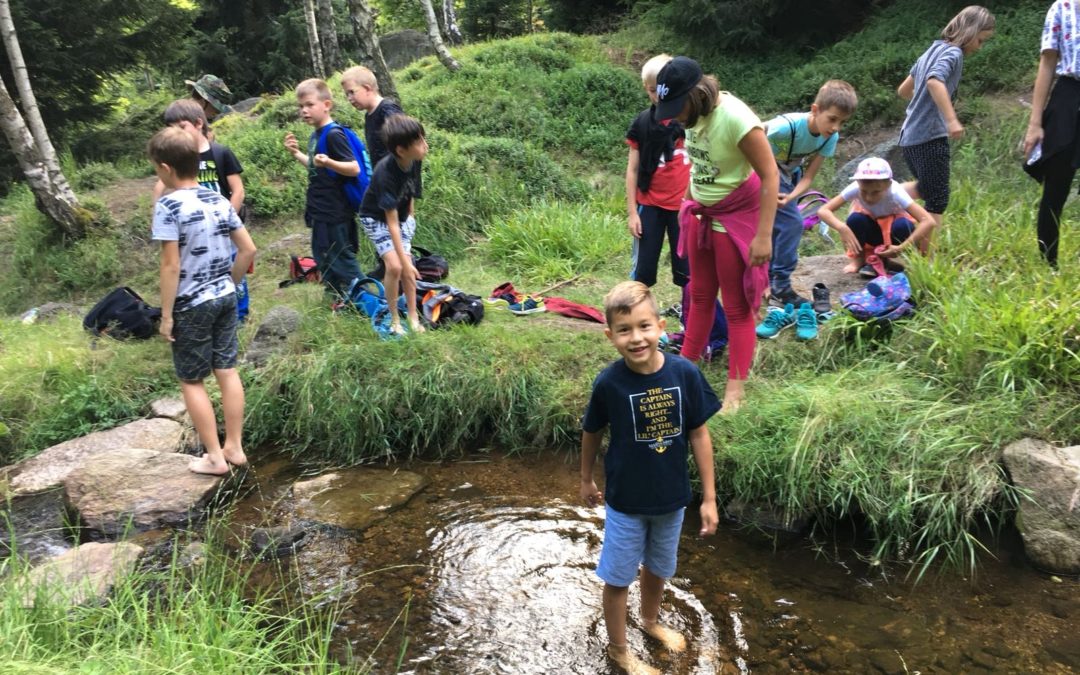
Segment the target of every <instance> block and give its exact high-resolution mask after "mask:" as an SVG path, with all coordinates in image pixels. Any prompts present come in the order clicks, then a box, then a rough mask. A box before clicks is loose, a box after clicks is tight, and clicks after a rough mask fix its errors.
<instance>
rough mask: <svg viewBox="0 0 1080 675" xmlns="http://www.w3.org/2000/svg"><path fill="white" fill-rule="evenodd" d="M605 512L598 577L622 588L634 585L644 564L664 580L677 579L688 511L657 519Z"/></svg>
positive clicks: (661, 515) (672, 513)
mask: <svg viewBox="0 0 1080 675" xmlns="http://www.w3.org/2000/svg"><path fill="white" fill-rule="evenodd" d="M605 511H606V514H607V515H606V520H605V521H604V546H603V548H601V549H600V564H599V565H597V566H596V576H598V577H600V578H601V579H603V580H604V583H607V584H610V585H612V586H618V587H619V588H625V587H626V586H629V585H630V584H631V583H633V581H634V579H636V578H637V575H638V568H639V567H640V566H641V565H642V564H644V565H645V567H648V568H649V571H650V572H652V573H653V574H655V575H656V576H658V577H660V578H661V579H670V578H671V577H673V576H675V564H676V559H677V558H678V553H679V535H680V534H681V533H682V521H683V514H684V513H685V512H686V509H679V510H677V511H672V512H671V513H663V514H660V515H656V516H644V515H640V514H628V513H621V512H619V511H616V510H615V509H613V508H611V507H610V506H605Z"/></svg>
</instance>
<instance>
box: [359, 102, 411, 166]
mask: <svg viewBox="0 0 1080 675" xmlns="http://www.w3.org/2000/svg"><path fill="white" fill-rule="evenodd" d="M404 112H405V111H404V110H402V109H401V106H399V105H398V104H397V103H395V102H394V101H391V100H390V99H388V98H384V99H383V100H382V101H381V102H380V103H379V105H377V106H376V107H375V109H374V110H372V111H371V112H369V113H365V114H364V140H365V141H366V142H367V151H368V156H369V157H371V166H373V167H374V166H376V165H377V164H378V163H379V162H380V161H382V158H383V157H385V156H386V155H387V150H386V143H383V137H382V130H383V124H385V123H386V118H387V117H390V116H391V115H402V114H404Z"/></svg>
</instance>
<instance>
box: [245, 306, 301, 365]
mask: <svg viewBox="0 0 1080 675" xmlns="http://www.w3.org/2000/svg"><path fill="white" fill-rule="evenodd" d="M298 328H300V312H298V311H296V310H295V309H293V308H292V307H286V306H285V305H277V306H275V307H271V308H270V311H269V312H267V313H266V318H264V319H263V321H262V323H260V324H259V328H258V329H257V330H256V331H255V337H254V338H252V339H251V343H250V344H249V345H248V348H247V352H246V353H245V355H244V360H245V361H246V362H247V363H250V364H251V365H253V366H255V367H256V368H259V367H261V366H264V365H266V363H267V362H268V361H269V360H270V357H272V356H274V355H275V354H278V353H280V352H282V351H284V350H285V349H286V347H288V343H289V336H290V335H292V334H293V333H295V332H296V331H297V329H298Z"/></svg>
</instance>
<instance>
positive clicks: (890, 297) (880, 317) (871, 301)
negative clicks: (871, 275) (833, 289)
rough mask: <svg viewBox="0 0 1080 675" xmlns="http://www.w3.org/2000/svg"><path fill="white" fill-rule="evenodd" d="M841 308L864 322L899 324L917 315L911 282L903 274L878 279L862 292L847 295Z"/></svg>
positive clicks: (867, 285) (842, 299) (842, 298)
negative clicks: (893, 322) (895, 322)
mask: <svg viewBox="0 0 1080 675" xmlns="http://www.w3.org/2000/svg"><path fill="white" fill-rule="evenodd" d="M840 304H841V306H843V308H844V309H846V310H848V311H849V312H851V315H852V316H854V317H855V318H856V319H859V320H860V321H879V322H889V321H895V320H896V319H899V318H902V317H905V316H908V315H910V314H912V313H913V312H914V311H915V301H914V300H912V297H911V282H910V281H908V278H907V275H906V274H904V273H903V272H898V273H896V274H894V275H893V276H891V277H889V276H880V277H877V278H876V279H874V280H873V281H871V282H870V283H868V284H866V288H864V289H862V290H861V291H852V292H851V293H844V294H843V295H842V296H840Z"/></svg>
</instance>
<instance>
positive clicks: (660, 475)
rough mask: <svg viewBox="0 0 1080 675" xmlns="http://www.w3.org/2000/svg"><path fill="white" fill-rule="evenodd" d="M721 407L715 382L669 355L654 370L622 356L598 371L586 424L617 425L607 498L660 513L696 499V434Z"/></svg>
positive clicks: (623, 507) (608, 459)
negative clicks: (692, 441)
mask: <svg viewBox="0 0 1080 675" xmlns="http://www.w3.org/2000/svg"><path fill="white" fill-rule="evenodd" d="M719 410H720V401H719V399H717V398H716V394H715V393H714V392H713V390H712V387H711V386H709V383H708V382H707V381H706V380H705V377H704V376H703V375H702V374H701V371H700V370H698V368H697V366H695V365H694V364H693V363H691V362H690V361H687V360H686V359H684V358H682V357H681V356H676V355H673V354H664V365H663V366H662V367H661V368H660V370H658V371H656V372H655V373H652V374H650V375H642V374H640V373H635V372H634V371H632V370H630V368H629V367H628V366H627V365H626V362H625V361H623V360H622V359H619V360H618V361H615V362H614V363H612V364H611V365H610V366H608V367H607V368H605V369H604V370H603V371H601V372H600V374H599V375H597V376H596V380H595V381H594V382H593V390H592V396H591V397H590V398H589V405H588V407H587V408H586V409H585V416H584V417H583V418H582V420H581V427H582V429H584V430H585V431H588V432H590V433H598V432H599V431H601V430H602V429H603V428H604V427H610V428H611V429H610V435H611V439H610V441H609V442H608V451H607V454H606V455H605V456H604V480H605V483H604V500H605V501H606V502H607V503H608V505H609V506H611V508H613V509H615V510H616V511H619V512H621V513H637V514H643V515H656V514H662V513H671V512H672V511H676V510H678V509H681V508H683V507H685V506H686V505H687V504H689V503H690V499H691V497H692V495H691V492H690V472H689V470H688V469H687V466H686V461H687V452H688V445H689V444H688V442H687V437H688V435H689V433H690V432H691V431H692V430H694V429H697V428H698V427H700V426H701V425H702V424H705V422H706V421H708V419H709V418H710V417H712V416H713V415H715V414H716V413H717V411H719Z"/></svg>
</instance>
